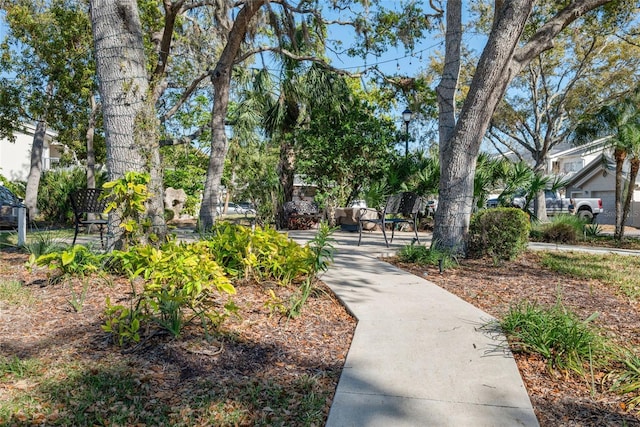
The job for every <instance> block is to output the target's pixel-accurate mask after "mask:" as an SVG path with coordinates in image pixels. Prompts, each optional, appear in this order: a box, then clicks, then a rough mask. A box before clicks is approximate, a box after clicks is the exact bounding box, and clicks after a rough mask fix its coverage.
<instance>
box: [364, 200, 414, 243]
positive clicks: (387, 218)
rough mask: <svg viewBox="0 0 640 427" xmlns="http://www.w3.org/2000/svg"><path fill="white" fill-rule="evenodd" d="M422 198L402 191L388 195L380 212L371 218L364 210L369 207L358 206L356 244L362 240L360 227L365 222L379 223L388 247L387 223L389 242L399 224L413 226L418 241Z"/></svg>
mask: <svg viewBox="0 0 640 427" xmlns="http://www.w3.org/2000/svg"><path fill="white" fill-rule="evenodd" d="M423 203H424V199H423V198H422V197H420V196H418V195H417V194H415V193H410V192H404V193H398V194H394V195H392V196H389V198H388V199H387V203H386V204H385V206H384V209H383V210H382V212H379V215H378V217H377V218H371V217H368V216H367V215H366V212H367V211H368V210H369V211H371V209H368V208H360V217H359V219H358V231H359V233H360V235H359V237H358V246H360V241H361V240H362V229H363V228H364V225H365V224H379V225H380V227H381V228H382V235H383V236H384V243H385V244H386V245H387V247H389V241H388V240H387V232H386V228H387V225H390V226H391V243H393V235H394V233H395V230H396V226H398V225H400V224H409V225H411V226H413V232H414V234H415V236H416V237H415V241H416V242H418V243H420V239H419V238H418V214H419V213H420V211H421V210H422V207H423Z"/></svg>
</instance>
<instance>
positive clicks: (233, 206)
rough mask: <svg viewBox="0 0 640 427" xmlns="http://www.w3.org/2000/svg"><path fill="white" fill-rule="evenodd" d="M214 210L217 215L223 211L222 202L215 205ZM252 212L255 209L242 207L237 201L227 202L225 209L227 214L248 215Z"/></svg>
mask: <svg viewBox="0 0 640 427" xmlns="http://www.w3.org/2000/svg"><path fill="white" fill-rule="evenodd" d="M216 212H217V213H218V214H219V215H221V214H223V213H225V211H224V204H221V205H218V206H216ZM254 213H255V210H253V209H248V208H243V207H242V206H240V205H239V204H237V203H232V202H229V203H227V211H226V214H227V215H249V214H254Z"/></svg>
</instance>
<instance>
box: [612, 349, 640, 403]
mask: <svg viewBox="0 0 640 427" xmlns="http://www.w3.org/2000/svg"><path fill="white" fill-rule="evenodd" d="M622 363H623V369H622V370H618V371H615V372H611V373H609V374H608V375H607V377H608V378H610V379H612V380H613V384H612V386H611V390H612V391H614V392H616V393H620V394H631V393H635V394H636V395H635V396H633V397H631V398H629V399H628V400H627V401H626V404H627V406H628V407H629V408H635V407H636V406H638V404H640V395H638V394H637V393H638V391H640V357H638V356H637V355H635V354H633V353H632V352H630V351H629V352H627V354H626V355H625V356H624V358H623V360H622Z"/></svg>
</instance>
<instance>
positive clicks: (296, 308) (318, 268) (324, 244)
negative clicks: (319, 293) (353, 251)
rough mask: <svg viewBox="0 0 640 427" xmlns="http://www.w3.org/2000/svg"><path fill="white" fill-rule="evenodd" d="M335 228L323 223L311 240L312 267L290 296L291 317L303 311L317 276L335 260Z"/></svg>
mask: <svg viewBox="0 0 640 427" xmlns="http://www.w3.org/2000/svg"><path fill="white" fill-rule="evenodd" d="M334 230H335V229H333V228H331V227H329V225H328V224H327V223H324V222H323V223H321V224H320V227H319V228H318V232H317V233H316V235H315V236H314V238H313V239H311V241H310V242H309V245H308V247H309V249H310V250H311V253H312V254H313V257H312V258H311V262H312V267H311V271H310V272H309V274H308V276H307V277H306V278H305V279H304V281H303V282H302V285H301V286H300V288H299V289H298V292H297V293H295V294H294V295H292V296H291V298H290V304H291V306H290V308H289V317H297V316H299V315H300V313H301V312H302V307H303V306H304V305H305V303H306V302H307V300H308V299H309V295H310V294H311V292H312V290H313V288H314V286H313V285H314V283H315V281H316V280H317V276H318V274H319V273H321V272H325V271H327V269H328V268H329V264H330V263H331V262H332V261H333V255H334V252H335V249H334V247H333V242H334V239H333V238H332V237H331V234H332V233H333V231H334Z"/></svg>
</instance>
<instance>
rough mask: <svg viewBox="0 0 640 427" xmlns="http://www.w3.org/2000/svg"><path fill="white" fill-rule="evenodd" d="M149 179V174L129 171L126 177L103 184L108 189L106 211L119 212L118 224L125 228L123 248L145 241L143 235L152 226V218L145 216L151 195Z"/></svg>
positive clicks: (106, 212)
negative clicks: (148, 186)
mask: <svg viewBox="0 0 640 427" xmlns="http://www.w3.org/2000/svg"><path fill="white" fill-rule="evenodd" d="M149 181H150V177H149V174H146V173H138V172H127V173H126V174H125V176H124V177H122V178H120V179H116V180H113V181H109V182H106V183H105V184H104V185H103V186H102V187H103V188H104V189H105V190H108V192H107V193H106V194H105V195H104V197H105V198H106V199H107V205H106V207H105V211H104V213H105V214H108V213H110V212H113V213H117V216H118V218H119V222H120V224H119V225H118V226H119V227H120V228H121V229H122V230H123V236H124V239H123V242H122V243H123V249H126V248H127V247H128V246H131V245H135V244H136V243H138V242H142V243H145V239H143V237H144V236H145V233H146V232H147V231H148V230H149V228H150V227H151V220H150V219H149V218H144V217H143V214H144V213H145V212H146V205H145V204H146V202H147V201H148V200H149V198H150V197H151V194H150V193H149V190H148V188H147V185H148V184H149ZM150 237H151V238H152V236H150ZM152 239H153V238H152Z"/></svg>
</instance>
